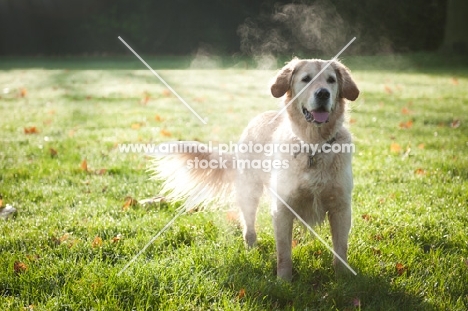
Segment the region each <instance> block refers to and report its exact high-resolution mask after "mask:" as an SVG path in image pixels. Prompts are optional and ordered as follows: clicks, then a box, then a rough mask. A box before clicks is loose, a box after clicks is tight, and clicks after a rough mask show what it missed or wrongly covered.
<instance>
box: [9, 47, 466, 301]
mask: <svg viewBox="0 0 468 311" xmlns="http://www.w3.org/2000/svg"><path fill="white" fill-rule="evenodd" d="M148 62H149V63H150V64H151V65H152V66H153V68H154V69H156V70H157V71H158V72H159V73H160V74H161V75H162V76H163V77H164V78H165V79H166V80H167V81H168V82H169V83H170V84H171V85H172V86H173V87H174V88H175V89H176V90H177V91H178V92H179V94H180V95H181V96H182V97H183V98H184V99H186V101H187V102H188V103H189V104H191V105H192V106H193V108H194V109H195V110H196V111H197V112H198V113H199V114H200V115H201V116H202V117H205V118H207V120H208V125H206V126H204V125H203V124H202V123H201V122H199V120H198V119H196V118H195V117H194V116H193V115H192V114H191V113H190V112H189V111H188V110H187V109H186V108H185V107H184V106H183V105H182V104H181V103H180V102H179V101H178V100H177V99H176V98H175V97H174V96H168V95H167V92H166V91H165V88H164V87H163V86H162V84H161V83H160V82H159V81H158V80H157V79H156V77H154V76H153V75H152V74H151V73H150V72H149V71H148V70H146V69H145V68H144V67H143V65H141V64H139V62H138V61H137V60H135V59H134V58H116V59H93V58H76V59H74V58H69V59H66V58H65V59H41V58H36V59H18V58H12V59H8V58H7V59H1V60H0V92H1V93H0V120H1V121H0V142H1V147H0V193H1V194H2V195H3V203H4V204H6V203H8V204H12V205H13V206H14V207H16V208H17V209H18V215H17V216H16V218H14V219H10V220H8V221H3V220H2V221H1V222H0V234H1V238H0V252H1V256H0V309H1V310H25V308H27V307H29V306H31V307H30V309H33V310H132V309H134V310H209V309H211V310H282V309H285V310H359V309H361V310H466V309H467V308H468V281H467V280H468V242H467V241H468V240H467V229H466V227H467V226H468V213H467V206H468V181H467V179H468V158H467V156H466V154H467V151H468V150H467V149H468V118H467V115H468V66H467V65H466V63H461V64H459V63H456V62H455V61H448V60H447V59H444V58H440V57H437V56H434V55H426V54H421V55H418V54H415V55H409V56H388V57H383V56H381V57H354V58H353V57H350V58H346V59H345V60H344V62H345V63H346V64H347V65H348V66H349V67H350V68H351V69H352V71H353V73H354V76H355V78H356V80H357V82H358V85H359V86H360V88H361V92H362V93H361V96H360V98H359V99H358V100H357V101H356V102H354V103H351V104H350V107H351V109H352V115H351V124H350V128H351V131H352V132H353V135H354V137H355V143H356V153H355V156H354V160H353V161H354V163H353V165H354V166H353V170H354V176H355V190H354V193H353V213H354V214H353V229H352V233H351V237H350V251H349V261H350V265H351V266H352V267H353V268H354V269H355V270H356V271H358V275H357V276H356V277H351V278H349V279H336V278H335V276H334V271H333V269H332V267H331V260H332V256H331V254H330V253H329V252H328V251H327V249H326V248H325V247H324V246H323V245H322V244H321V243H320V242H319V241H317V240H315V239H313V238H312V237H310V236H309V234H307V233H306V232H305V231H304V230H303V229H302V228H301V227H299V226H298V227H297V228H296V229H295V233H294V234H295V237H294V239H295V240H297V241H298V244H297V246H296V247H295V248H294V249H293V261H294V270H295V271H294V280H293V282H292V283H290V284H289V283H284V282H281V281H278V280H277V279H276V276H275V265H276V263H275V247H274V239H273V232H272V231H273V230H272V226H271V222H270V219H269V211H268V206H267V204H266V203H264V204H263V205H262V209H261V212H260V215H259V222H258V228H259V239H260V241H259V246H258V247H257V248H255V249H253V250H246V249H245V248H244V245H243V241H242V238H241V232H240V230H239V228H238V226H237V225H236V224H235V223H233V222H232V221H230V220H229V217H228V216H227V214H226V212H225V211H205V212H198V213H193V214H189V215H183V216H181V217H180V218H179V219H177V221H176V222H175V223H174V225H173V226H172V227H171V228H170V229H169V230H168V231H167V232H166V233H164V234H163V235H162V236H161V237H160V238H159V239H157V240H156V241H155V242H154V243H153V244H152V245H151V246H150V247H149V248H148V249H147V250H146V252H144V253H143V254H142V255H141V256H140V257H139V258H138V259H137V260H136V262H135V263H134V264H133V265H132V266H130V268H129V269H128V270H126V271H125V272H124V273H123V274H121V275H117V274H118V272H119V271H120V270H121V269H122V268H123V267H124V265H125V264H126V263H127V262H128V261H129V260H130V259H131V258H132V257H133V256H134V255H135V254H137V253H138V252H139V250H140V249H141V248H142V247H143V246H144V245H145V244H146V243H147V242H148V241H149V240H150V239H151V238H152V237H153V236H154V235H155V234H156V233H157V232H158V231H159V230H160V229H161V228H162V227H163V226H164V225H165V224H166V223H167V222H168V221H169V220H170V219H171V218H172V217H173V215H174V214H175V210H176V209H177V206H178V205H179V204H180V202H168V203H167V204H161V205H158V204H156V205H153V206H130V207H129V208H123V206H124V201H125V198H126V197H127V196H131V197H133V198H136V199H143V198H148V197H151V196H155V195H157V194H158V191H159V189H160V184H159V183H158V182H150V181H148V177H149V176H148V174H147V173H146V171H145V169H146V166H147V164H148V162H149V159H148V158H146V157H145V156H144V155H142V154H123V153H120V152H119V151H118V148H117V145H118V144H119V143H138V142H144V143H158V142H161V141H167V140H177V139H183V140H194V139H196V140H200V141H208V140H212V141H219V142H228V141H236V140H237V139H238V137H239V135H240V133H241V131H242V129H243V128H244V127H245V126H246V124H247V122H248V121H249V120H250V119H251V118H253V117H254V116H255V115H256V114H258V113H260V112H262V111H265V110H268V109H276V108H277V107H278V101H277V100H275V99H273V98H272V97H271V95H269V93H268V87H267V86H268V81H269V80H270V78H271V77H272V75H273V74H274V71H271V70H255V69H250V68H254V67H255V64H254V63H253V62H249V61H245V60H241V61H240V63H239V64H236V61H235V60H232V59H230V60H227V61H226V62H224V63H223V65H224V68H223V69H209V70H208V69H200V68H198V69H197V68H192V69H190V68H189V65H190V60H188V59H174V58H164V59H158V58H154V57H149V58H148ZM161 68H162V69H161ZM7 89H8V90H7ZM21 89H24V90H26V91H27V93H26V96H25V97H21V96H20V93H21ZM145 94H149V101H147V103H146V104H144V102H145V101H144V100H142V99H144V98H145V96H146V95H145ZM156 116H158V117H159V119H158V120H157V118H156ZM410 120H411V122H412V123H411V122H410V123H409V124H410V125H411V126H410V127H409V128H401V127H400V123H402V122H408V121H410ZM452 125H453V126H452ZM25 127H36V129H37V131H38V133H35V134H25V133H24V128H25ZM168 134H170V135H171V136H170V137H168V136H167V135H168ZM392 143H393V144H394V145H393V146H394V147H393V149H394V150H393V151H392V150H391V145H392ZM398 146H399V148H400V149H401V150H398ZM51 148H52V149H53V150H54V151H56V154H54V151H51ZM84 159H86V161H87V165H88V171H84V170H83V169H82V168H80V165H81V163H82V161H83V160H84ZM101 169H105V171H100V170H101ZM318 232H319V233H320V234H321V236H323V237H324V238H325V239H326V240H327V241H329V242H330V234H329V228H328V225H326V224H325V225H324V226H322V227H321V228H318ZM117 236H119V237H120V240H118V241H115V240H117V239H115V237H117ZM96 237H98V238H96ZM15 262H17V263H23V264H24V265H25V266H24V267H27V269H26V270H25V271H19V270H21V269H19V268H17V270H18V271H16V272H15V269H14V263H15ZM397 267H399V269H397ZM357 302H360V305H361V306H360V307H359V306H356V305H357V304H358V303H357Z"/></svg>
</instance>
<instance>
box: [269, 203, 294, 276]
mask: <svg viewBox="0 0 468 311" xmlns="http://www.w3.org/2000/svg"><path fill="white" fill-rule="evenodd" d="M277 204H278V205H277V209H276V210H275V211H273V227H274V230H275V239H276V257H277V264H276V271H277V275H278V277H279V278H281V279H283V280H286V281H291V279H292V258H291V242H292V228H293V220H294V216H293V214H292V213H291V212H290V211H289V210H287V208H286V207H285V206H283V203H281V202H277Z"/></svg>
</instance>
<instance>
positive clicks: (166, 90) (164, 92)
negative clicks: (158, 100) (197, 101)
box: [162, 89, 172, 97]
mask: <svg viewBox="0 0 468 311" xmlns="http://www.w3.org/2000/svg"><path fill="white" fill-rule="evenodd" d="M162 94H163V96H165V97H168V96H171V94H172V93H171V91H169V90H168V89H164V90H162Z"/></svg>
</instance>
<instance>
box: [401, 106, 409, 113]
mask: <svg viewBox="0 0 468 311" xmlns="http://www.w3.org/2000/svg"><path fill="white" fill-rule="evenodd" d="M401 114H410V110H409V109H408V108H406V107H403V108H401Z"/></svg>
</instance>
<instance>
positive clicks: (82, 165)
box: [80, 159, 88, 172]
mask: <svg viewBox="0 0 468 311" xmlns="http://www.w3.org/2000/svg"><path fill="white" fill-rule="evenodd" d="M80 168H81V169H82V170H83V171H85V172H87V171H88V161H86V159H83V161H81V163H80Z"/></svg>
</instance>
